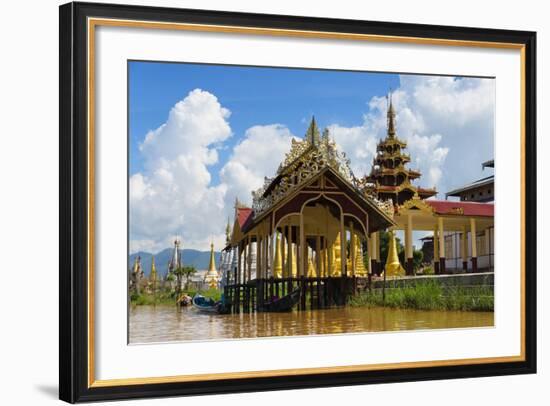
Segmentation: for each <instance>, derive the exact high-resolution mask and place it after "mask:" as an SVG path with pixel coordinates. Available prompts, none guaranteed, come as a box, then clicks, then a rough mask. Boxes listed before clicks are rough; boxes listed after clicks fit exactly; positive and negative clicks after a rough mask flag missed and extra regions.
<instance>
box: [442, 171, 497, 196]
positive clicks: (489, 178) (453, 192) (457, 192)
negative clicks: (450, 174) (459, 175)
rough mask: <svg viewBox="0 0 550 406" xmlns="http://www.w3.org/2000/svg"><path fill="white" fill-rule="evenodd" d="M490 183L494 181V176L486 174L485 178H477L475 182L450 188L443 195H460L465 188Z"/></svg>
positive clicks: (468, 188)
mask: <svg viewBox="0 0 550 406" xmlns="http://www.w3.org/2000/svg"><path fill="white" fill-rule="evenodd" d="M491 183H495V176H494V175H491V176H487V177H486V178H482V179H478V180H476V181H475V182H472V183H469V184H466V185H464V186H462V187H459V188H457V189H454V190H451V191H450V192H447V193H445V196H460V194H461V193H462V192H465V191H467V190H471V189H476V188H478V187H480V186H485V185H489V184H491Z"/></svg>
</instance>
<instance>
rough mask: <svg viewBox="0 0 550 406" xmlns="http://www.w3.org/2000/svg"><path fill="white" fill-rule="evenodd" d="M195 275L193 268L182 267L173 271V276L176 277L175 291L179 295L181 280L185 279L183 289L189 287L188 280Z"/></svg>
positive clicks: (195, 271)
mask: <svg viewBox="0 0 550 406" xmlns="http://www.w3.org/2000/svg"><path fill="white" fill-rule="evenodd" d="M195 273H197V270H196V269H195V267H194V266H184V267H179V268H176V269H174V275H176V291H177V292H178V293H179V292H180V291H181V281H182V278H185V289H186V290H187V288H188V287H189V279H191V276H193V275H194V274H195Z"/></svg>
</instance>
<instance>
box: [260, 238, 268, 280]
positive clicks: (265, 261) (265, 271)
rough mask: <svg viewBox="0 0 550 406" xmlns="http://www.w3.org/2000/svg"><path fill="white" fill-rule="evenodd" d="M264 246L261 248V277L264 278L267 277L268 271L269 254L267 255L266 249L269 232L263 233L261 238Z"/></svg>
mask: <svg viewBox="0 0 550 406" xmlns="http://www.w3.org/2000/svg"><path fill="white" fill-rule="evenodd" d="M263 243H264V246H263V248H262V256H263V259H262V262H263V270H262V277H263V278H264V279H267V276H268V272H269V255H268V249H269V234H266V235H264V238H263Z"/></svg>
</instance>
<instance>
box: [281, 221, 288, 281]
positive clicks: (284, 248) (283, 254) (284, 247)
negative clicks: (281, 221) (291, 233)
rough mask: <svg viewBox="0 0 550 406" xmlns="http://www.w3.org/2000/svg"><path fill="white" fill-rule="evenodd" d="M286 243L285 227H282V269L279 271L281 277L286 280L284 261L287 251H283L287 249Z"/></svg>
mask: <svg viewBox="0 0 550 406" xmlns="http://www.w3.org/2000/svg"><path fill="white" fill-rule="evenodd" d="M286 247H287V242H286V226H282V230H281V266H282V267H283V269H282V271H281V277H282V278H286V277H287V274H286V267H285V263H286V262H285V261H286V257H287V255H288V254H287V251H285V250H286V249H287V248H286Z"/></svg>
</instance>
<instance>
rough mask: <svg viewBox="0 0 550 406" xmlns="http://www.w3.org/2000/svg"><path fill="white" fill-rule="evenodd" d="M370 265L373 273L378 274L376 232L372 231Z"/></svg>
mask: <svg viewBox="0 0 550 406" xmlns="http://www.w3.org/2000/svg"><path fill="white" fill-rule="evenodd" d="M370 243H371V245H370V247H369V249H370V267H371V272H372V273H373V274H376V275H378V268H377V267H376V260H377V258H376V233H371V238H370Z"/></svg>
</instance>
